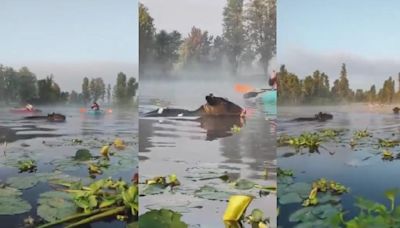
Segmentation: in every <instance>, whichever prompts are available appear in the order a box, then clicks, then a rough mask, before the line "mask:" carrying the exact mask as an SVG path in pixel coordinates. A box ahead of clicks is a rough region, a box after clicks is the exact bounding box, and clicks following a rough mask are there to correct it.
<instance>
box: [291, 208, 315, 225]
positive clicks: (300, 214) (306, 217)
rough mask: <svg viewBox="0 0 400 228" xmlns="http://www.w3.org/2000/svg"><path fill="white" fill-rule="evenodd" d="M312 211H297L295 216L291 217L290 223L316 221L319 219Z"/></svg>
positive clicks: (309, 209) (305, 209)
mask: <svg viewBox="0 0 400 228" xmlns="http://www.w3.org/2000/svg"><path fill="white" fill-rule="evenodd" d="M312 210H313V208H312V207H304V208H301V209H299V210H297V211H295V212H294V213H293V214H291V215H290V217H289V221H290V222H310V221H315V220H317V219H318V218H317V217H316V216H315V215H314V214H313V213H312Z"/></svg>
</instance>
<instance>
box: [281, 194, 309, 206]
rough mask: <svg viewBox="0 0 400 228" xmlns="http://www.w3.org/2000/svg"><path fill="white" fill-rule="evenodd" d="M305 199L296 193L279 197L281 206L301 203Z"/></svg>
mask: <svg viewBox="0 0 400 228" xmlns="http://www.w3.org/2000/svg"><path fill="white" fill-rule="evenodd" d="M302 201H303V199H302V198H301V197H300V196H299V194H297V193H296V192H289V193H287V194H284V195H282V196H280V197H279V204H290V203H301V202H302Z"/></svg>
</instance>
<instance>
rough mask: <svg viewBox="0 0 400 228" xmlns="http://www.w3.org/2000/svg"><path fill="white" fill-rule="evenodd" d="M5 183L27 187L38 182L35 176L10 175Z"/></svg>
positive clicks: (20, 187)
mask: <svg viewBox="0 0 400 228" xmlns="http://www.w3.org/2000/svg"><path fill="white" fill-rule="evenodd" d="M6 183H7V184H9V185H10V187H13V188H18V189H28V188H31V187H33V186H35V185H36V184H38V183H39V178H37V177H35V176H22V177H10V178H8V179H7V182H6Z"/></svg>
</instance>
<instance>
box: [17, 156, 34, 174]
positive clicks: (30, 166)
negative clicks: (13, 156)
mask: <svg viewBox="0 0 400 228" xmlns="http://www.w3.org/2000/svg"><path fill="white" fill-rule="evenodd" d="M18 169H19V172H21V173H22V172H35V171H36V170H37V165H36V161H34V160H32V159H29V160H23V161H18Z"/></svg>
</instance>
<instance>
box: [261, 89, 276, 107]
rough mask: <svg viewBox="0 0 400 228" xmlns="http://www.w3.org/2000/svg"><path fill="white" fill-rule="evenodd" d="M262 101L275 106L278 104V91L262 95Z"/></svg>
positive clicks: (269, 91)
mask: <svg viewBox="0 0 400 228" xmlns="http://www.w3.org/2000/svg"><path fill="white" fill-rule="evenodd" d="M261 98H262V100H263V102H264V104H275V105H276V102H277V91H276V90H268V91H265V92H264V93H263V94H262V97H261Z"/></svg>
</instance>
